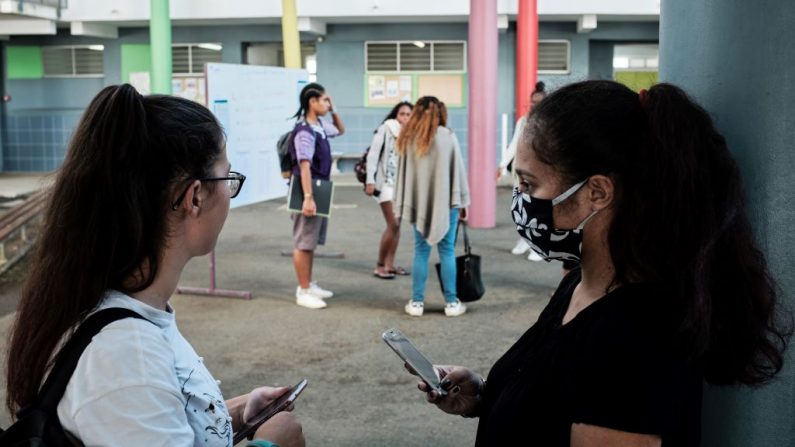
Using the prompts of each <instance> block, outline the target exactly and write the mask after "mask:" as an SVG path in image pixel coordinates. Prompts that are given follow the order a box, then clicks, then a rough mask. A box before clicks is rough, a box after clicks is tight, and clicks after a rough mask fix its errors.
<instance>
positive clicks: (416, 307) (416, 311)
mask: <svg viewBox="0 0 795 447" xmlns="http://www.w3.org/2000/svg"><path fill="white" fill-rule="evenodd" d="M405 309H406V313H407V314H409V315H411V316H412V317H421V316H422V311H423V310H424V309H425V303H423V302H422V301H414V300H411V301H409V303H408V304H406V307H405Z"/></svg>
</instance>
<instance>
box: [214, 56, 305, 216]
mask: <svg viewBox="0 0 795 447" xmlns="http://www.w3.org/2000/svg"><path fill="white" fill-rule="evenodd" d="M206 73H207V107H208V108H209V109H210V110H211V111H212V112H213V114H215V116H216V118H217V119H218V121H219V122H220V123H221V126H223V128H224V131H225V132H226V153H227V156H228V157H229V161H230V162H231V163H232V170H233V171H238V172H240V173H241V174H243V175H245V176H246V183H245V185H244V186H243V190H242V191H240V195H238V196H237V197H236V198H234V199H232V207H239V206H244V205H249V204H252V203H256V202H262V201H265V200H270V199H275V198H279V197H286V196H287V181H286V180H284V179H283V178H282V176H281V168H280V167H279V156H278V154H277V153H276V141H277V140H278V139H279V136H281V135H282V134H284V133H285V132H287V131H289V130H291V129H292V128H293V124H294V123H295V121H294V120H292V119H290V117H291V116H293V114H295V111H296V110H298V106H299V103H298V95H299V94H300V93H301V89H302V88H304V86H305V85H306V84H307V83H308V82H309V74H308V73H307V71H306V70H302V69H293V68H282V67H263V66H256V65H237V64H216V63H211V64H207V66H206Z"/></svg>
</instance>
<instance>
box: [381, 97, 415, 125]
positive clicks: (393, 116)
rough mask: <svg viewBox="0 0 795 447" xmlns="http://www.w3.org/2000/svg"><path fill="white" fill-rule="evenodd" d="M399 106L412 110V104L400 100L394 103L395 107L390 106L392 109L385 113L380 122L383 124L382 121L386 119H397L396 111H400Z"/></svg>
mask: <svg viewBox="0 0 795 447" xmlns="http://www.w3.org/2000/svg"><path fill="white" fill-rule="evenodd" d="M401 107H408V108H409V110H414V104H412V103H410V102H408V101H400V102H399V103H397V104H395V107H392V110H390V111H389V113H388V114H387V115H386V117H385V118H384V120H383V121H381V123H382V124H383V123H384V122H386V120H394V119H397V116H398V112H400V108H401Z"/></svg>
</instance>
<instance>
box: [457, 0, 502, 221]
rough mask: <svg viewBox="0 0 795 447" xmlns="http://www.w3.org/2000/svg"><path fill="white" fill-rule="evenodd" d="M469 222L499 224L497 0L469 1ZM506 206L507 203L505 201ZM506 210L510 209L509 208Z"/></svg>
mask: <svg viewBox="0 0 795 447" xmlns="http://www.w3.org/2000/svg"><path fill="white" fill-rule="evenodd" d="M467 70H468V73H469V120H468V128H469V134H468V139H467V141H468V146H469V160H468V162H469V163H468V164H469V191H470V195H471V197H472V205H471V206H470V208H469V213H470V215H469V225H470V226H471V227H473V228H494V226H495V225H496V223H497V222H496V202H497V180H496V178H495V175H494V173H495V172H496V170H497V166H496V164H497V162H496V158H497V154H496V152H495V151H496V149H497V0H470V1H469V40H468V44H467ZM506 206H507V204H506ZM506 212H507V211H506Z"/></svg>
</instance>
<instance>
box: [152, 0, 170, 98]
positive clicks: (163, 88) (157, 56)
mask: <svg viewBox="0 0 795 447" xmlns="http://www.w3.org/2000/svg"><path fill="white" fill-rule="evenodd" d="M149 41H150V45H151V48H152V73H151V79H150V80H149V82H150V85H151V91H152V93H160V94H164V95H170V94H171V77H172V75H171V11H170V10H169V0H151V2H150V12H149Z"/></svg>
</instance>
